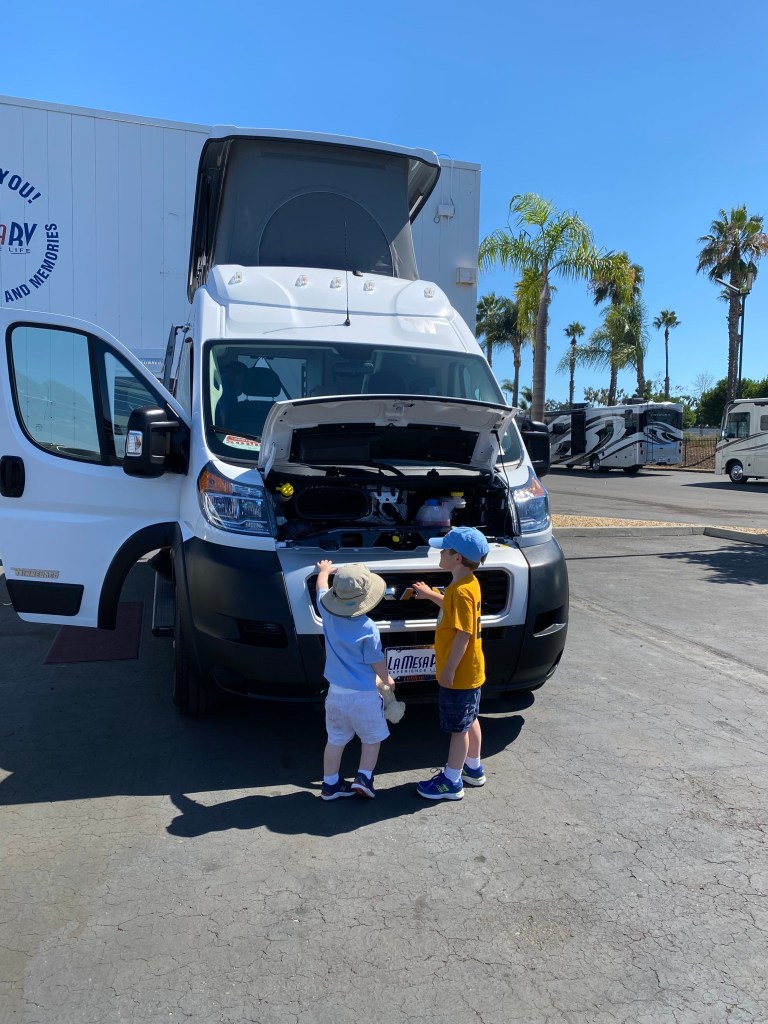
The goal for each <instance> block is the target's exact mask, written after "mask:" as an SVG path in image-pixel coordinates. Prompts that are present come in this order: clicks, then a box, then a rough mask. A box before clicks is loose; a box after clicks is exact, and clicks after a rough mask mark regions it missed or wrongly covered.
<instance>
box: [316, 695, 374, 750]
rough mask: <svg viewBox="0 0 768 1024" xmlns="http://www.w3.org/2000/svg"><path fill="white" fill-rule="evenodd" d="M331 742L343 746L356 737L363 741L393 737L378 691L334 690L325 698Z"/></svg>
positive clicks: (369, 741) (368, 741)
mask: <svg viewBox="0 0 768 1024" xmlns="http://www.w3.org/2000/svg"><path fill="white" fill-rule="evenodd" d="M325 728H326V730H327V731H328V742H329V743H332V744H333V745H334V747H343V746H344V744H345V743H349V741H350V740H351V739H352V737H353V736H359V737H360V742H361V743H379V742H380V741H381V740H385V739H386V738H387V736H389V727H388V725H387V723H386V720H385V718H384V701H383V700H382V699H381V694H380V693H379V691H378V690H360V691H358V690H348V691H347V692H346V693H339V692H338V690H331V691H330V692H329V693H328V696H327V697H326V698H325Z"/></svg>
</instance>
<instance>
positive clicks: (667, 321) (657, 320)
mask: <svg viewBox="0 0 768 1024" xmlns="http://www.w3.org/2000/svg"><path fill="white" fill-rule="evenodd" d="M653 326H654V327H655V328H656V330H657V331H660V330H661V329H662V327H663V328H664V401H665V402H668V401H669V332H670V331H671V330H673V328H675V327H679V326H680V321H679V320H678V319H677V317H676V315H675V311H674V309H662V311H661V312H660V313H659V315H658V316H657V317H654V319H653Z"/></svg>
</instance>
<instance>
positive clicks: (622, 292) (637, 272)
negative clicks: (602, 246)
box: [589, 252, 645, 306]
mask: <svg viewBox="0 0 768 1024" xmlns="http://www.w3.org/2000/svg"><path fill="white" fill-rule="evenodd" d="M614 261H615V263H616V264H617V265H618V266H620V267H622V268H623V270H624V274H623V276H622V277H620V278H618V279H617V278H615V277H608V278H601V277H594V278H593V279H592V281H591V282H590V284H589V288H590V291H591V292H592V298H593V299H594V302H595V305H596V306H600V305H602V304H603V303H604V302H610V303H611V305H612V306H618V305H621V304H622V303H626V302H631V301H632V299H638V298H640V292H641V291H642V287H643V285H644V284H645V271H644V270H643V268H642V267H641V266H640V264H639V263H630V260H629V253H626V252H617V253H616V254H615V256H614Z"/></svg>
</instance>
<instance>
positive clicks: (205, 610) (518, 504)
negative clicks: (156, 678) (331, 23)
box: [0, 129, 568, 715]
mask: <svg viewBox="0 0 768 1024" xmlns="http://www.w3.org/2000/svg"><path fill="white" fill-rule="evenodd" d="M439 173H440V167H439V162H438V160H437V157H436V156H435V155H434V154H433V153H431V152H428V151H422V150H408V149H402V148H398V147H394V146H389V145H384V144H381V143H373V142H367V141H363V140H351V139H346V138H341V137H336V136H320V135H306V134H298V133H292V132H259V131H250V132H246V131H243V130H240V129H222V130H219V131H214V132H213V133H212V135H211V137H210V139H209V140H208V141H207V143H206V144H205V145H204V147H203V150H202V154H201V157H200V164H199V173H198V180H197V196H196V203H195V213H194V224H193V230H192V241H191V253H190V267H189V281H188V296H189V300H190V303H191V307H190V313H189V321H188V322H187V323H186V324H185V325H183V326H181V327H180V328H179V329H176V330H173V331H172V332H171V339H170V341H169V348H168V352H167V356H166V364H165V372H164V382H165V383H164V384H161V383H159V382H158V380H157V379H156V378H155V377H153V375H152V374H151V373H150V372H149V371H148V370H147V369H146V367H144V366H143V365H142V364H141V363H140V362H139V360H137V359H136V358H135V357H134V356H133V355H132V354H131V353H130V351H128V350H127V349H126V348H125V347H124V346H123V345H121V343H120V341H119V340H118V339H116V338H115V337H113V336H111V335H110V334H108V333H106V332H104V331H102V330H100V329H99V328H98V327H96V326H94V325H92V324H89V323H87V322H85V321H82V320H79V319H75V318H65V317H60V316H56V315H54V314H50V313H33V312H29V311H27V310H21V309H19V310H3V311H1V312H0V328H1V329H2V335H3V340H4V344H3V355H2V362H0V387H1V388H2V391H3V400H2V403H0V538H2V540H1V541H0V547H1V549H2V550H1V552H0V553H1V554H2V557H3V564H4V568H5V573H6V577H7V585H8V591H9V594H10V596H11V601H12V603H13V606H14V608H15V609H16V611H17V612H18V613H19V615H21V616H22V617H23V618H25V619H27V620H29V621H35V622H55V623H62V624H74V625H83V626H97V627H103V628H114V624H115V620H116V610H117V604H118V600H119V596H120V590H121V587H122V583H123V581H124V579H125V576H126V574H127V573H128V571H129V569H130V568H131V566H132V565H133V564H134V563H135V562H136V561H137V559H138V558H140V557H141V556H143V555H145V554H147V553H148V552H151V551H156V550H157V551H159V554H158V555H157V556H156V557H155V559H154V564H155V566H156V568H157V570H158V588H157V607H156V624H157V629H158V632H162V631H164V630H166V631H167V632H172V634H173V636H174V645H175V671H174V683H173V693H174V700H175V702H176V704H177V705H178V707H179V708H180V710H181V711H182V712H183V713H186V714H190V715H195V714H199V713H201V712H203V711H205V710H206V709H207V708H208V707H209V706H210V705H211V704H212V703H214V702H215V698H216V695H217V693H218V692H219V691H220V690H224V691H229V692H233V693H237V694H243V695H247V696H251V697H263V698H271V699H278V700H280V699H283V700H285V699H302V698H313V697H315V696H317V695H320V694H322V692H323V691H324V688H325V683H324V680H323V662H324V653H323V639H322V628H321V623H320V618H319V616H318V613H317V610H316V608H315V606H314V601H313V597H314V587H315V564H316V562H317V560H318V559H320V558H328V557H330V558H332V559H333V561H334V562H336V563H341V562H348V561H358V560H360V561H365V562H367V563H368V564H369V565H370V567H371V568H372V569H374V570H375V571H376V572H378V573H380V574H381V575H383V576H384V578H385V579H386V581H387V591H386V598H385V600H384V601H383V602H382V603H381V605H380V606H379V607H378V608H377V609H376V610H375V612H374V617H375V618H377V620H378V622H379V626H380V628H381V631H382V638H383V640H384V644H385V647H386V648H387V651H388V656H389V657H390V660H391V664H392V665H393V666H394V665H399V666H406V668H405V669H404V670H403V671H401V672H399V673H398V674H399V675H400V678H401V680H402V682H403V686H404V687H407V689H408V692H409V693H410V694H411V696H415V697H418V696H420V695H427V694H429V693H430V692H434V687H435V685H436V684H435V682H434V678H433V677H432V675H431V673H430V672H429V671H426V672H425V670H424V664H425V663H426V664H429V658H428V657H427V658H426V659H425V658H424V657H423V656H422V655H423V654H424V650H425V649H426V651H427V652H428V651H429V647H430V644H431V642H432V638H433V633H434V627H435V615H434V606H433V605H432V604H431V603H430V602H418V601H415V600H413V592H412V590H411V587H410V585H411V583H412V582H413V581H414V580H416V579H425V580H427V581H428V582H432V583H433V584H435V585H441V584H445V583H447V582H448V579H447V578H445V579H444V578H443V575H442V574H441V573H440V572H439V569H438V566H437V558H436V553H435V552H431V551H430V549H429V547H428V544H427V541H428V538H429V537H430V536H433V535H435V534H436V533H439V532H440V531H445V530H446V529H448V528H449V526H450V525H451V524H452V523H459V522H461V523H464V524H469V525H474V526H477V527H478V528H479V529H481V530H482V531H483V532H484V533H485V534H486V536H487V538H488V540H489V543H490V554H489V556H488V559H487V561H486V563H485V564H484V566H482V567H481V569H480V570H479V571H478V578H479V581H480V586H481V591H482V623H483V642H484V648H485V654H486V661H487V670H488V683H487V690H488V692H489V693H501V692H504V691H506V690H510V689H524V688H535V687H537V686H539V685H541V684H542V683H543V682H544V681H545V680H547V679H548V678H549V677H550V676H551V675H552V673H553V672H554V671H555V669H556V668H557V665H558V662H559V660H560V657H561V654H562V652H563V647H564V644H565V637H566V630H567V617H568V584H567V573H566V568H565V561H564V558H563V554H562V551H561V550H560V547H559V546H558V544H557V542H556V541H555V539H554V538H553V536H552V530H551V523H550V515H549V505H548V498H547V493H546V491H545V489H544V487H543V486H542V485H541V483H540V482H539V480H538V478H537V477H536V475H535V473H534V472H533V469H532V467H531V462H530V459H529V457H528V455H527V453H526V451H525V448H524V446H523V444H522V442H521V438H520V434H519V432H518V429H517V427H516V425H515V422H514V410H512V409H510V408H509V407H508V406H506V405H505V403H504V400H503V396H502V394H501V391H500V389H499V386H498V384H497V383H496V381H495V379H494V377H493V374H492V372H491V370H490V367H489V366H488V363H487V361H486V360H485V358H484V357H483V355H482V352H481V350H480V348H479V346H478V344H477V342H476V340H475V338H474V336H473V334H472V332H471V331H470V330H469V329H468V327H467V326H466V324H465V323H464V322H463V321H462V320H461V318H460V317H459V316H458V315H457V314H456V312H455V310H454V309H453V308H452V307H451V305H450V304H449V302H448V301H447V299H446V296H445V294H444V293H443V292H442V291H441V290H440V289H439V288H438V287H437V286H436V285H433V284H431V283H428V282H425V281H422V280H419V279H418V274H417V270H416V265H415V258H414V252H413V244H412V237H411V227H410V226H411V221H412V220H413V218H414V217H416V215H417V214H418V212H419V210H420V209H421V208H422V206H423V204H424V203H425V202H426V200H427V198H428V197H429V195H430V193H431V191H432V189H433V188H434V186H435V183H436V181H437V179H438V175H439ZM166 593H167V594H169V595H170V597H171V601H170V612H164V610H163V609H164V608H165V607H166V606H165V604H164V602H163V597H164V594H166ZM164 615H166V616H167V618H166V620H165V621H163V616H164ZM414 652H418V657H409V654H410V653H414ZM408 666H411V667H410V668H408Z"/></svg>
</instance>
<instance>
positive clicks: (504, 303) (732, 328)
mask: <svg viewBox="0 0 768 1024" xmlns="http://www.w3.org/2000/svg"><path fill="white" fill-rule="evenodd" d="M699 244H700V245H701V250H700V252H699V257H698V263H697V268H696V269H697V272H706V274H707V276H708V277H709V279H710V280H712V281H713V282H715V283H717V284H720V285H721V289H722V290H721V292H720V298H722V299H723V300H724V301H726V302H727V303H728V358H727V366H728V373H727V377H726V378H725V393H724V397H723V401H725V400H727V399H731V398H734V397H737V394H741V393H743V391H744V385H745V384H746V382H745V381H742V380H741V340H742V335H743V327H744V319H743V318H744V304H745V301H746V296H747V295H748V294H749V291H750V290H751V288H752V285H753V282H754V280H755V277H756V276H757V268H758V263H759V261H760V259H761V257H762V256H764V255H765V254H766V253H768V235H766V234H765V232H764V231H763V218H762V217H761V216H758V215H756V214H750V213H748V212H747V209H746V206H737V207H734V208H732V209H731V210H730V211H729V212H726V211H725V210H720V214H719V217H718V218H717V219H715V220H714V221H713V222H712V225H711V228H710V232H709V233H708V234H706V235H703V236H702V237H701V238H699ZM478 259H479V264H480V268H481V270H489V269H490V268H492V267H494V266H500V267H501V268H502V269H505V270H512V271H514V272H515V274H516V276H517V278H518V279H517V281H516V282H515V284H514V286H513V288H512V297H507V296H499V295H496V294H495V293H494V292H491V293H489V294H487V295H483V296H482V297H481V298H480V300H479V302H478V304H477V323H476V334H477V336H478V339H479V340H480V343H481V345H482V347H483V349H484V351H485V353H486V356H487V358H488V362H489V363H491V365H493V354H494V351H497V350H499V349H502V348H505V349H511V350H512V356H513V367H514V376H513V379H512V381H511V382H505V385H506V384H508V385H509V386H508V388H507V390H509V391H510V394H511V403H512V405H515V406H517V405H519V404H520V402H521V392H522V389H521V387H520V366H521V363H522V349H523V348H524V347H525V346H526V345H531V346H532V348H533V382H532V387H531V389H530V395H531V397H530V410H529V411H530V413H531V416H532V417H533V418H534V419H538V420H541V419H543V417H544V410H545V407H546V404H547V403H546V380H547V348H548V346H547V333H548V327H549V307H550V304H551V302H552V298H553V294H554V293H555V292H556V290H557V288H556V285H555V283H554V282H555V281H556V280H557V279H558V278H562V279H564V280H582V281H584V283H585V285H586V287H587V288H588V289H589V291H590V292H591V294H592V298H593V300H594V303H595V305H596V306H599V307H601V313H600V317H601V322H600V325H599V326H598V327H597V328H595V330H593V331H592V333H591V334H590V335H589V336H588V338H587V339H586V341H585V342H584V343H582V344H580V343H579V341H580V339H581V338H582V337H583V336H584V334H585V333H586V328H585V327H584V325H583V324H581V323H579V322H578V321H574V322H572V323H570V324H568V326H567V327H566V328H565V330H564V333H565V335H566V337H567V338H568V341H569V345H568V348H567V350H566V352H565V355H564V356H563V357H562V359H561V360H560V361H559V363H558V364H557V366H556V371H557V372H563V373H568V374H569V387H568V404H569V405H572V404H573V402H574V391H575V376H576V370H577V368H578V367H589V368H598V369H604V370H606V371H607V372H608V375H609V383H608V388H607V390H606V392H605V398H606V402H605V404H607V405H614V404H616V402H617V400H618V397H619V392H618V386H617V382H618V375H619V373H620V372H621V371H622V370H626V369H629V368H633V369H634V370H635V373H636V375H637V390H636V396H637V397H643V398H645V397H648V395H649V394H650V393H652V391H653V389H652V388H649V385H648V381H647V380H646V375H645V356H646V354H647V351H648V343H649V330H648V329H649V319H648V311H647V309H646V306H645V303H644V302H643V299H642V287H643V284H644V280H645V274H644V271H643V268H642V267H641V266H640V265H639V264H637V263H633V262H632V260H631V259H630V257H629V254H628V253H626V252H613V251H609V250H605V249H601V248H599V247H598V246H597V245H596V243H595V241H594V238H593V234H592V231H591V229H590V228H589V227H588V225H587V224H585V222H584V221H583V220H582V219H581V218H580V217H579V215H578V214H577V213H575V212H570V211H560V210H558V209H557V208H556V207H555V206H554V204H553V203H552V202H550V201H549V200H547V199H543V198H542V197H541V196H538V195H536V194H535V193H532V192H527V193H525V194H523V195H517V196H513V198H512V199H511V201H510V203H509V218H508V222H507V226H506V227H504V228H498V229H497V230H495V231H492V232H491V233H490V234H489V235H487V236H486V237H485V238H484V239H483V241H482V242H481V244H480V251H479V257H478ZM652 323H653V327H654V328H655V329H656V330H659V331H663V332H664V389H663V393H662V397H663V400H665V401H669V399H670V384H669V337H670V331H673V330H675V329H676V328H677V327H679V326H680V323H681V321H680V320H679V319H678V318H677V314H676V313H675V311H674V310H673V309H663V310H661V312H660V313H659V314H658V315H657V316H656V317H654V319H653V321H652ZM700 376H703V375H700ZM709 383H711V381H710V382H709ZM718 386H719V385H718ZM699 392H700V394H699V396H698V398H699V399H701V398H702V397H703V395H704V393H705V392H706V388H704V387H703V386H702V387H700V388H699ZM622 394H623V393H622ZM585 397H586V392H585ZM686 397H690V396H686ZM526 404H527V403H526ZM700 422H704V421H703V420H700Z"/></svg>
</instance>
